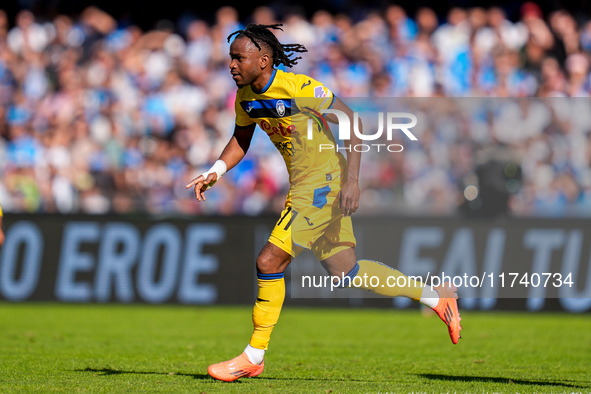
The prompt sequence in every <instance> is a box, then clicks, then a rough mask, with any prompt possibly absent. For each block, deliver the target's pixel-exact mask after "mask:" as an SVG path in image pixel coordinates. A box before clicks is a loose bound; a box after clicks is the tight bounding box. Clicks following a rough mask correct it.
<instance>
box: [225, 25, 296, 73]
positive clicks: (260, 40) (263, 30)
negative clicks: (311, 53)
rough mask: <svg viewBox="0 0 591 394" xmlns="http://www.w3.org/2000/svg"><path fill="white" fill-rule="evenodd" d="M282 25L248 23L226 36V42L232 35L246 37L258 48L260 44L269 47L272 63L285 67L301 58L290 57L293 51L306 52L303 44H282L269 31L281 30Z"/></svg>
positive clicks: (290, 65)
mask: <svg viewBox="0 0 591 394" xmlns="http://www.w3.org/2000/svg"><path fill="white" fill-rule="evenodd" d="M280 26H283V24H281V23H276V24H274V25H255V24H254V23H251V24H249V25H248V26H246V29H244V30H237V31H235V32H234V33H232V34H230V35H229V36H228V42H230V39H231V38H232V37H233V36H236V38H239V37H248V38H249V39H250V41H252V43H253V44H254V45H255V46H256V47H257V48H258V49H259V51H260V50H261V45H264V46H267V47H268V48H269V49H271V51H272V53H273V65H274V66H279V65H280V64H283V65H284V66H286V67H292V66H293V65H295V64H298V62H297V61H298V59H301V56H298V57H294V58H291V57H290V56H291V55H292V54H293V52H298V53H302V52H308V50H307V49H306V47H305V46H303V45H301V44H282V43H280V42H279V40H278V39H277V37H275V34H273V32H272V31H271V29H275V30H281V31H283V29H282V28H281V27H280Z"/></svg>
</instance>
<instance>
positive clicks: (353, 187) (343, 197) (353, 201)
mask: <svg viewBox="0 0 591 394" xmlns="http://www.w3.org/2000/svg"><path fill="white" fill-rule="evenodd" d="M339 208H340V209H341V214H342V215H343V216H345V217H346V216H351V215H352V214H354V213H355V211H357V208H359V184H358V183H357V182H346V183H345V184H344V185H343V187H342V188H341V191H340V192H339Z"/></svg>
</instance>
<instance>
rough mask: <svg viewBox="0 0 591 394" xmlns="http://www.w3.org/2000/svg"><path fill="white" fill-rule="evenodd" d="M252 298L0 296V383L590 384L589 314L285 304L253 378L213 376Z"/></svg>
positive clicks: (169, 387)
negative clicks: (159, 300) (56, 300)
mask: <svg viewBox="0 0 591 394" xmlns="http://www.w3.org/2000/svg"><path fill="white" fill-rule="evenodd" d="M250 313H251V308H250V307H217V306H216V307H180V306H138V305H128V306H121V305H60V304H8V303H0V355H1V356H0V357H1V358H0V360H1V361H0V363H1V364H0V365H1V367H0V392H9V391H10V392H15V391H16V392H43V393H45V392H65V393H71V392H105V393H117V392H173V393H180V392H195V393H218V392H224V393H225V392H238V393H254V392H256V393H266V392H269V393H285V392H293V393H302V392H304V393H349V392H354V393H376V392H381V393H386V392H395V393H410V392H414V393H417V392H419V393H431V392H436V393H441V392H445V393H447V392H449V393H454V392H457V393H465V392H470V393H493V392H495V393H516V392H518V393H541V392H543V393H548V392H554V393H558V392H567V393H572V392H591V316H590V315H589V314H586V315H570V314H525V313H524V314H520V313H499V312H491V313H484V312H469V311H468V312H464V313H463V321H462V323H463V324H464V331H462V333H463V338H462V339H461V340H460V343H459V344H458V345H456V346H454V345H452V344H451V341H450V340H449V337H448V335H447V329H446V327H445V325H444V324H443V323H442V322H441V321H439V319H438V318H437V317H436V316H433V317H425V316H422V315H421V313H420V312H419V311H418V310H405V311H401V310H394V309H392V310H388V309H302V308H291V307H286V308H284V310H283V313H282V316H281V319H280V321H279V324H278V326H277V327H276V328H275V332H274V334H273V338H272V341H271V347H270V349H269V351H268V353H267V358H266V364H267V365H266V369H265V371H264V372H263V374H262V375H261V376H260V377H257V378H250V379H240V380H238V381H237V382H233V383H224V382H218V381H214V380H213V379H212V378H210V377H209V376H208V375H207V366H208V365H209V364H210V363H213V362H218V361H221V360H224V359H227V358H231V357H234V356H236V355H238V354H239V353H240V352H241V351H242V350H243V348H244V346H245V345H246V343H247V341H248V339H249V337H250V332H251V316H250Z"/></svg>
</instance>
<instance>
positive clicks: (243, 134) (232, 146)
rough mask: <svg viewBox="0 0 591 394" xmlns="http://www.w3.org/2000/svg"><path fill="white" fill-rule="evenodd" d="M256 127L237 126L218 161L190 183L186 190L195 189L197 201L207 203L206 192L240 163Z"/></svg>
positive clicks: (251, 125) (253, 125) (252, 125)
mask: <svg viewBox="0 0 591 394" xmlns="http://www.w3.org/2000/svg"><path fill="white" fill-rule="evenodd" d="M255 125H256V124H255V123H252V124H250V125H248V126H238V125H236V126H235V127H234V135H233V136H232V138H231V139H230V141H229V142H228V144H227V145H226V147H225V148H224V150H223V151H222V154H221V155H220V158H219V159H218V161H216V162H215V164H214V165H213V167H211V168H210V169H209V170H208V171H206V172H204V173H203V174H201V175H199V176H198V177H197V178H194V179H193V180H192V181H191V182H189V184H188V185H187V186H186V188H187V189H190V188H193V190H194V192H195V198H196V199H197V201H201V200H203V201H205V195H204V193H205V191H206V190H207V189H209V188H210V187H211V186H213V184H214V183H215V182H216V181H217V180H218V178H219V177H221V176H222V175H223V174H224V173H225V172H226V171H229V170H230V169H232V168H234V167H235V166H236V165H237V164H238V163H240V160H242V158H243V157H244V155H246V152H247V151H248V147H249V146H250V142H251V141H252V136H253V134H254V128H255Z"/></svg>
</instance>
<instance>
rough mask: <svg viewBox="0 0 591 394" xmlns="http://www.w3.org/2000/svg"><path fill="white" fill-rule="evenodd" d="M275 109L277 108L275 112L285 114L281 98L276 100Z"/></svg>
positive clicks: (280, 114)
mask: <svg viewBox="0 0 591 394" xmlns="http://www.w3.org/2000/svg"><path fill="white" fill-rule="evenodd" d="M275 109H276V110H277V114H279V116H283V115H285V104H284V103H283V101H282V100H279V101H277V104H276V105H275Z"/></svg>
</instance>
